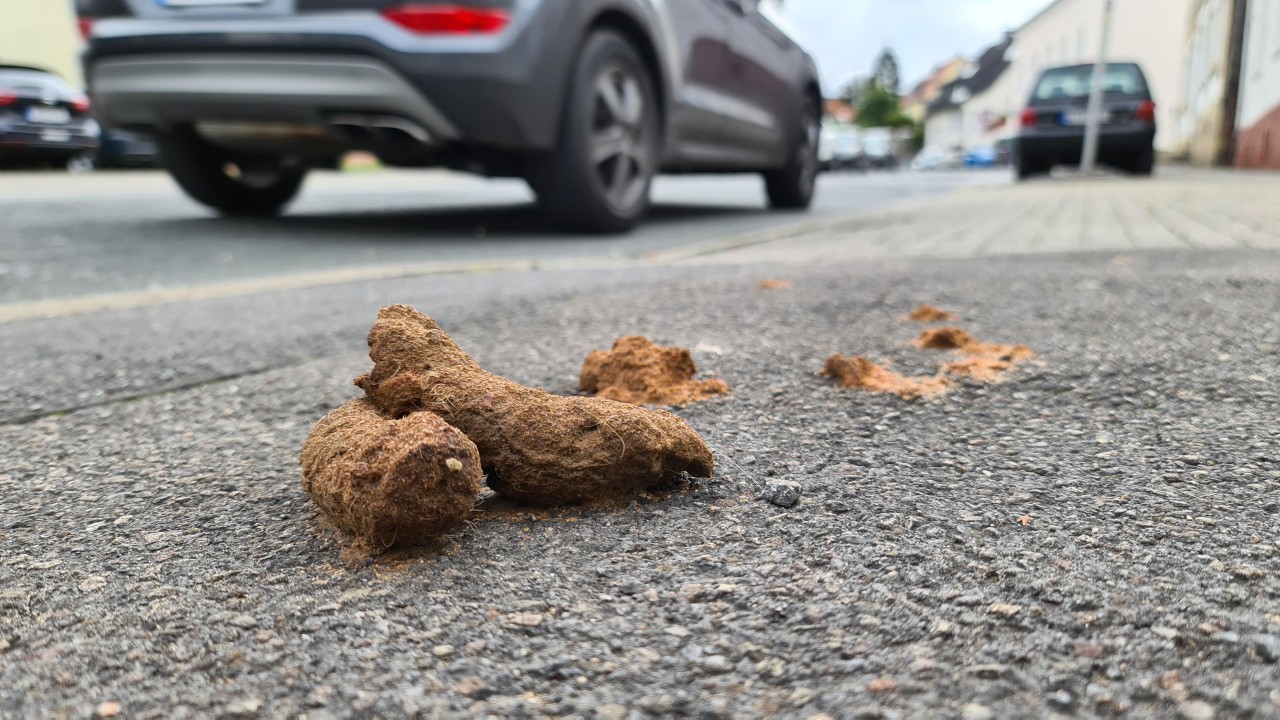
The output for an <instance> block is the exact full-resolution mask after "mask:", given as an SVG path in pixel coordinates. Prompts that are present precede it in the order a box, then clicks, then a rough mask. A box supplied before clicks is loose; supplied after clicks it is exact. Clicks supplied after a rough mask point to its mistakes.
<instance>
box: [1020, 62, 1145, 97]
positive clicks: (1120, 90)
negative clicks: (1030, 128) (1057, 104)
mask: <svg viewBox="0 0 1280 720" xmlns="http://www.w3.org/2000/svg"><path fill="white" fill-rule="evenodd" d="M1092 87H1093V66H1092V65H1078V66H1076V67H1067V68H1055V69H1053V70H1046V71H1045V73H1044V75H1042V76H1041V77H1040V83H1039V84H1038V85H1036V91H1035V95H1034V97H1035V99H1036V100H1076V99H1079V98H1083V97H1087V96H1088V95H1089V92H1090V90H1091V89H1092ZM1102 89H1103V90H1104V91H1105V92H1107V93H1109V94H1123V95H1142V94H1144V93H1146V91H1147V84H1146V82H1145V81H1144V80H1143V78H1142V72H1141V71H1140V70H1138V67H1137V66H1136V65H1109V66H1107V72H1106V74H1105V75H1104V76H1103V78H1102Z"/></svg>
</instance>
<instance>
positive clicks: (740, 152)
mask: <svg viewBox="0 0 1280 720" xmlns="http://www.w3.org/2000/svg"><path fill="white" fill-rule="evenodd" d="M777 6H779V3H778V2H777V0H451V1H450V2H448V3H434V2H420V1H419V2H397V1H392V0H77V8H78V10H79V11H80V14H81V17H82V20H83V21H84V23H85V25H86V26H87V27H90V28H91V40H90V44H89V48H88V50H87V52H86V55H85V65H86V75H87V77H88V79H89V88H90V94H91V96H92V98H93V101H94V103H95V107H96V108H97V115H98V117H99V118H100V120H101V121H102V122H103V123H105V124H107V125H108V126H115V127H119V128H123V129H128V130H135V131H142V132H145V133H148V134H151V135H154V136H155V137H156V139H157V141H158V144H159V147H160V150H161V155H162V157H163V159H164V163H165V166H166V167H167V168H168V170H169V172H170V173H172V175H173V177H174V178H175V179H176V180H177V182H178V184H179V185H181V186H182V188H183V189H184V190H185V191H186V192H187V193H188V194H190V195H191V197H193V198H195V199H196V200H198V201H200V202H202V203H205V204H206V205H209V206H211V207H213V208H216V209H217V210H219V211H221V212H223V213H227V214H250V215H268V214H274V213H277V212H279V211H280V210H281V209H282V208H283V207H284V206H285V205H286V204H287V203H288V202H289V201H290V200H291V199H292V198H293V197H294V196H295V195H296V194H297V192H298V189H299V188H300V187H301V185H302V181H303V178H304V176H305V175H306V173H307V171H308V170H309V169H311V168H324V167H334V166H335V165H336V163H337V161H338V159H339V158H340V156H341V155H342V154H343V153H345V152H347V151H349V150H365V151H370V152H372V153H374V154H376V155H377V156H378V157H379V158H380V159H381V160H382V161H383V162H384V163H386V164H389V165H394V166H403V167H429V166H444V167H449V168H454V169H460V170H468V171H472V172H477V173H482V174H485V175H490V176H504V177H523V178H525V179H527V180H528V182H529V184H530V185H531V186H532V187H533V189H534V191H535V192H536V193H537V195H538V198H539V201H540V203H541V204H542V205H543V207H544V208H545V210H546V211H547V212H548V214H550V215H551V216H552V217H553V218H555V219H556V220H557V221H558V222H559V223H560V224H561V225H566V226H570V227H572V228H573V229H578V230H583V231H595V232H610V231H615V232H616V231H624V230H627V229H629V228H631V227H632V226H633V225H634V224H635V223H636V221H637V220H639V219H640V218H641V217H642V216H643V215H644V213H645V210H646V209H647V208H648V203H649V199H648V196H649V185H650V183H651V181H652V178H653V176H654V175H655V174H656V173H658V172H672V173H688V172H750V173H762V174H763V175H764V177H765V179H766V184H767V187H768V194H769V198H770V201H771V202H772V204H773V206H775V207H783V208H802V207H806V206H808V204H809V202H810V199H811V197H812V195H813V186H814V177H815V175H816V170H817V149H818V134H819V122H820V117H821V97H822V95H821V91H820V89H819V85H818V79H817V78H818V76H817V71H816V69H815V67H814V63H813V60H812V59H811V58H810V57H809V55H808V54H806V53H805V52H804V51H803V50H802V49H801V48H800V47H799V46H798V45H797V44H796V43H795V42H794V41H793V40H792V38H791V36H790V35H789V34H788V33H787V32H785V30H784V29H783V27H784V26H785V23H783V22H780V21H778V20H777V17H776V15H775V13H774V10H775V9H776V7H777Z"/></svg>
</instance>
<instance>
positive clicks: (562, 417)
mask: <svg viewBox="0 0 1280 720" xmlns="http://www.w3.org/2000/svg"><path fill="white" fill-rule="evenodd" d="M369 357H370V358H372V360H373V362H374V367H373V370H372V371H371V372H370V373H368V374H366V375H362V376H361V377H359V378H356V385H358V386H360V387H361V388H363V389H364V391H365V393H367V394H368V396H369V399H370V400H372V401H373V403H374V404H375V405H377V406H378V408H380V409H381V410H382V411H383V412H386V413H388V414H390V415H391V416H393V417H400V416H403V415H406V414H408V413H410V412H414V411H416V410H430V411H432V412H435V413H438V414H439V415H440V416H441V417H443V418H444V419H445V421H446V422H448V423H449V424H451V425H453V426H454V427H457V428H458V429H460V430H462V431H463V432H465V433H466V434H467V436H468V437H469V438H470V439H471V440H472V441H473V442H475V444H476V447H477V448H479V450H480V458H481V462H482V464H483V467H484V470H485V471H486V472H488V473H489V486H490V487H491V488H493V489H494V490H496V491H497V492H499V493H501V494H503V495H505V496H506V497H508V498H510V499H512V500H517V501H519V502H525V503H529V504H533V505H560V504H572V503H579V502H587V501H616V500H618V499H622V498H625V497H629V496H630V495H633V494H635V493H637V492H640V491H642V490H647V489H650V488H653V487H656V486H658V485H661V484H663V483H664V482H667V481H669V480H672V479H675V478H677V477H679V475H680V474H681V473H689V474H690V475H694V476H697V477H710V476H711V474H712V471H713V469H714V462H713V458H712V455H711V450H710V449H709V448H708V447H707V445H706V444H705V443H704V442H703V441H702V438H700V437H698V434H697V433H695V432H694V431H693V430H692V429H690V428H689V426H688V425H686V424H685V423H684V421H683V420H681V419H680V418H678V417H676V416H675V415H672V414H671V413H668V412H663V411H659V410H648V409H645V408H641V407H637V406H635V405H628V404H626V403H620V402H616V401H614V400H609V399H606V398H594V397H590V398H582V397H576V398H568V397H558V396H555V395H551V394H549V393H546V392H543V391H542V390H536V389H533V388H527V387H524V386H522V385H518V384H516V383H514V382H512V381H510V380H508V379H506V378H504V377H500V376H498V375H494V374H492V373H489V372H486V371H485V370H484V368H482V367H480V365H479V364H478V363H476V361H475V360H473V359H472V358H471V357H470V356H469V355H467V354H466V353H465V352H463V351H462V349H461V348H459V347H458V345H457V344H456V343H454V341H453V340H452V339H451V338H450V337H449V335H448V334H446V333H445V332H444V330H441V329H440V326H439V325H437V324H436V323H435V321H434V320H432V319H431V318H429V317H427V316H426V315H423V314H422V313H420V312H418V311H417V310H414V309H413V308H411V307H408V306H405V305H394V306H391V307H388V308H383V310H382V311H381V312H379V313H378V320H377V322H376V323H374V326H373V329H372V330H371V331H370V332H369Z"/></svg>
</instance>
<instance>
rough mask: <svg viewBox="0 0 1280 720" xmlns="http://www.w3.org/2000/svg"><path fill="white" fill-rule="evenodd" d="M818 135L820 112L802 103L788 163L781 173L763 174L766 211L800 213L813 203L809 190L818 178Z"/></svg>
mask: <svg viewBox="0 0 1280 720" xmlns="http://www.w3.org/2000/svg"><path fill="white" fill-rule="evenodd" d="M821 133H822V118H821V110H819V108H818V105H817V103H815V102H814V101H813V100H806V101H805V104H804V114H803V115H802V116H801V118H800V127H799V128H798V129H797V131H796V136H795V139H794V140H792V144H791V149H790V154H789V157H790V159H789V160H788V161H787V164H786V166H785V167H783V168H782V169H780V170H773V171H771V172H767V173H765V174H764V187H765V191H766V192H767V193H768V195H769V206H770V207H774V208H780V209H801V208H807V207H809V205H810V204H811V203H812V202H813V187H814V184H815V183H816V182H817V178H818V137H819V136H820V134H821Z"/></svg>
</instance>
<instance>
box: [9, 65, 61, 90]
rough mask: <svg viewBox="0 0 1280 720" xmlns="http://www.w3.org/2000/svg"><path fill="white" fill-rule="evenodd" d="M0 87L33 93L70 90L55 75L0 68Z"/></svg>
mask: <svg viewBox="0 0 1280 720" xmlns="http://www.w3.org/2000/svg"><path fill="white" fill-rule="evenodd" d="M0 88H4V89H5V90H20V91H25V92H34V93H45V92H54V93H58V94H60V95H65V94H66V93H69V92H71V88H70V86H68V85H67V84H66V83H65V82H63V81H62V80H61V79H60V78H58V77H57V76H55V75H50V74H48V73H42V72H36V71H35V70H3V69H0Z"/></svg>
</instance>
